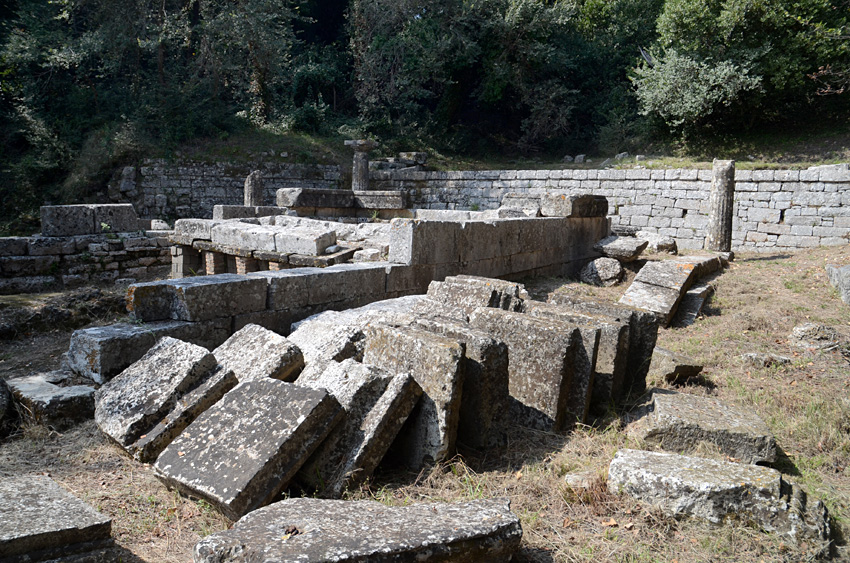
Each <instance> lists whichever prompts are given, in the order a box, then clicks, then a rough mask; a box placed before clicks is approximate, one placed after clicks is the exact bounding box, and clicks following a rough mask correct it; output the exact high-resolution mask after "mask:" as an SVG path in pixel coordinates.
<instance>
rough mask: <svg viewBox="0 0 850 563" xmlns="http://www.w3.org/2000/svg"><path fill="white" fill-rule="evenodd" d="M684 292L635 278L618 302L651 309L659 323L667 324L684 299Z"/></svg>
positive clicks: (647, 309) (646, 309)
mask: <svg viewBox="0 0 850 563" xmlns="http://www.w3.org/2000/svg"><path fill="white" fill-rule="evenodd" d="M682 294H683V293H682V291H681V290H678V289H672V288H669V287H662V286H658V285H653V284H649V283H644V282H641V281H639V280H637V279H635V280H634V281H633V282H632V284H631V285H630V286H629V288H628V289H627V290H626V292H625V293H624V294H623V296H622V297H621V298H620V300H619V301H618V303H619V304H621V305H628V306H629V307H636V308H638V309H643V310H644V311H649V312H651V313H653V314H655V316H656V317H658V321H659V323H661V324H662V325H663V326H667V325H669V324H670V321H671V320H672V319H673V315H674V314H675V313H676V307H677V306H678V305H679V302H680V301H681V300H682Z"/></svg>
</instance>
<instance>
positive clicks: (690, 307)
mask: <svg viewBox="0 0 850 563" xmlns="http://www.w3.org/2000/svg"><path fill="white" fill-rule="evenodd" d="M713 293H714V287H713V286H712V285H711V284H708V283H696V284H694V285H693V286H691V288H690V289H689V290H688V291H686V292H685V295H684V296H682V300H681V301H679V306H678V307H677V308H676V315H675V316H674V317H673V322H672V323H671V324H673V325H674V326H681V327H684V326H691V325H692V324H694V323H695V322H696V320H697V318H698V317H699V315H700V313H702V308H703V305H705V302H706V301H707V300H708V298H709V297H711V295H712V294H713Z"/></svg>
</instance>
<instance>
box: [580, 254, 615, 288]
mask: <svg viewBox="0 0 850 563" xmlns="http://www.w3.org/2000/svg"><path fill="white" fill-rule="evenodd" d="M579 279H580V280H581V281H582V282H583V283H587V284H590V285H596V286H601V287H611V286H612V285H617V284H618V283H620V280H621V279H623V266H622V265H621V264H620V261H619V260H615V259H614V258H597V259H596V260H593V261H591V262H589V263H588V264H587V266H585V267H584V268H582V269H581V272H579Z"/></svg>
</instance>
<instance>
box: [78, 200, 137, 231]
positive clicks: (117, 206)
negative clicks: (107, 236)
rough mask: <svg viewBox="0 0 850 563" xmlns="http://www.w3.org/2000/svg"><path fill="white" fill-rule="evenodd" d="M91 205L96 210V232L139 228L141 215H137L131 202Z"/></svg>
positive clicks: (135, 229)
mask: <svg viewBox="0 0 850 563" xmlns="http://www.w3.org/2000/svg"><path fill="white" fill-rule="evenodd" d="M91 207H92V209H93V212H94V232H95V233H101V232H102V233H124V232H130V231H137V230H139V216H138V215H136V210H135V209H133V205H132V204H130V203H109V204H97V205H92V206H91ZM80 234H83V233H80Z"/></svg>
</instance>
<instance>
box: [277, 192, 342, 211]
mask: <svg viewBox="0 0 850 563" xmlns="http://www.w3.org/2000/svg"><path fill="white" fill-rule="evenodd" d="M275 198H276V199H275V201H276V202H277V206H278V207H324V208H334V207H345V208H353V207H354V192H353V191H351V190H333V189H310V188H280V189H278V190H277V192H276V193H275Z"/></svg>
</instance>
